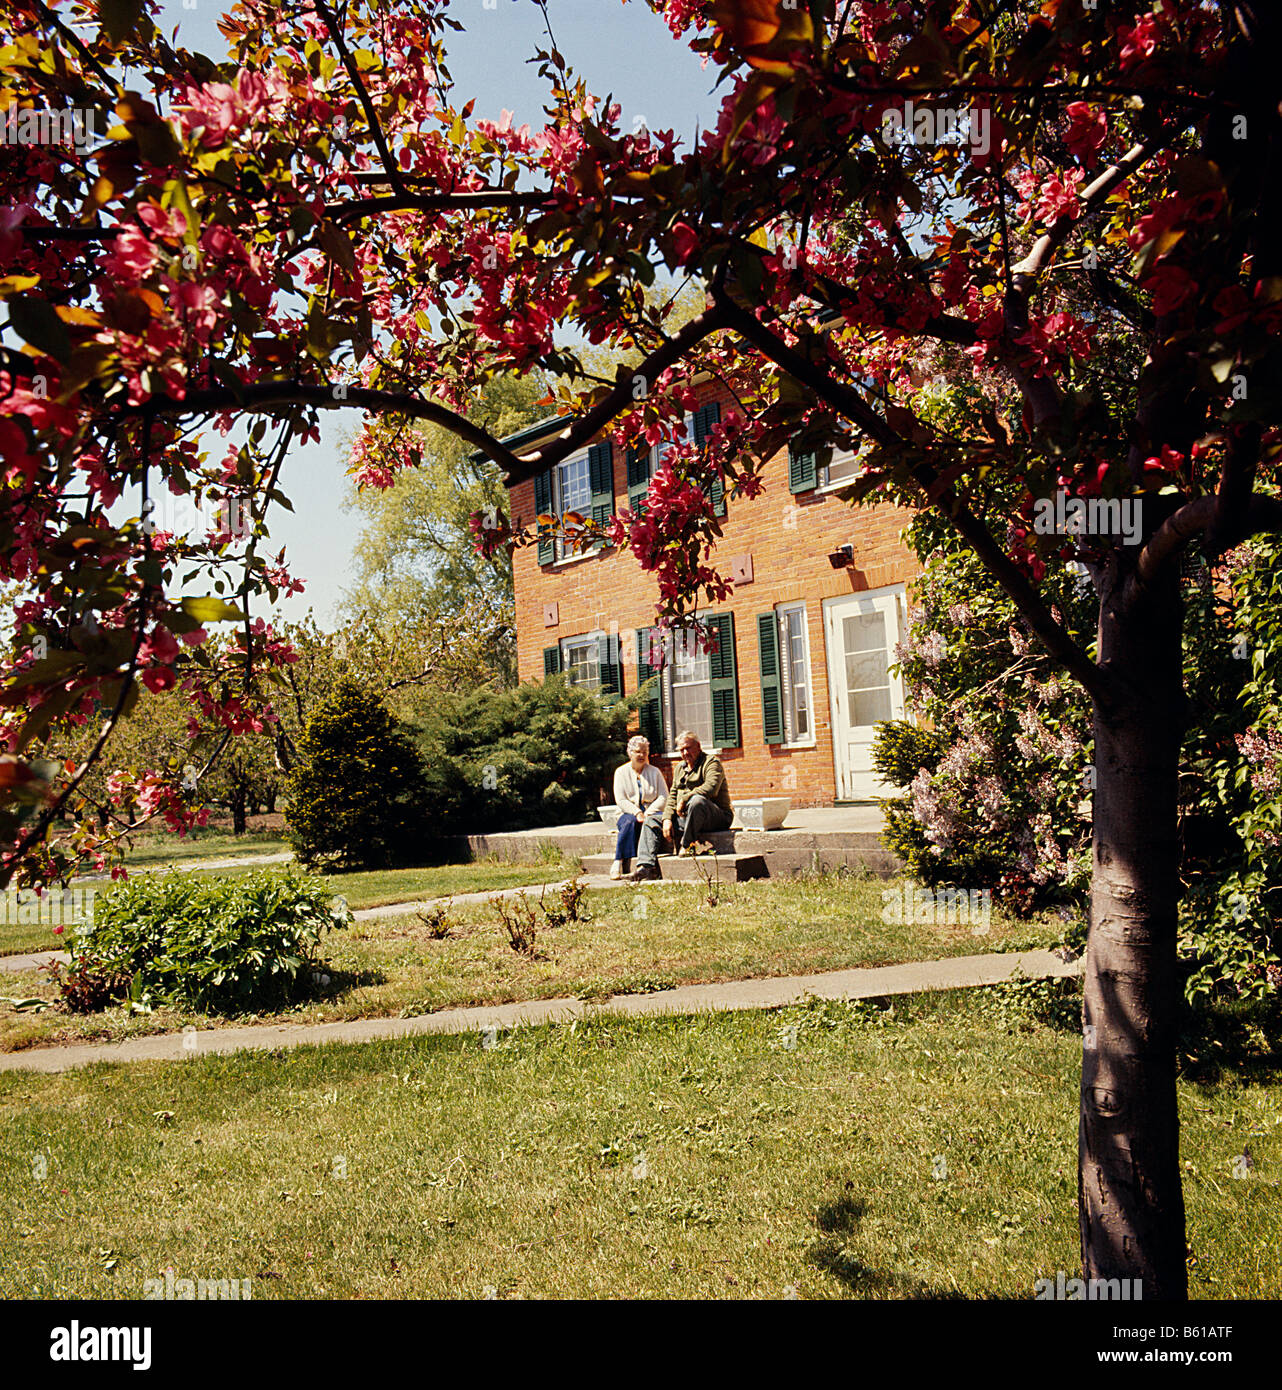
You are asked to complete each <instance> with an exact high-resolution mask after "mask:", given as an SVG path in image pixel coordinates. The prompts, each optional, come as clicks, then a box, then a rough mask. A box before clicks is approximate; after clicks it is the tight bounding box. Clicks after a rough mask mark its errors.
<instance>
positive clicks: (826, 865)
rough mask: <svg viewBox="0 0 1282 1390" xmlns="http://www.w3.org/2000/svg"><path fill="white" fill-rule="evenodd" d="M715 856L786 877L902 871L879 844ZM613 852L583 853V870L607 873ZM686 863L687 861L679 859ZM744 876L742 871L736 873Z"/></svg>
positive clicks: (882, 875)
mask: <svg viewBox="0 0 1282 1390" xmlns="http://www.w3.org/2000/svg"><path fill="white" fill-rule="evenodd" d="M717 857H718V859H719V860H720V861H721V862H722V863H723V864H725V863H728V862H729V861H731V860H738V859H746V860H752V861H754V862H756V861H758V860H759V861H760V862H761V863H762V864H764V866H765V873H764V875H761V874H755V873H754V874H752V875H749V877H754V878H759V877H763V876H764V877H766V878H789V877H791V876H792V875H793V874H799V873H805V872H807V871H811V870H818V869H828V870H832V869H842V868H845V869H855V870H857V869H866V870H867V871H868V872H869V873H871V874H875V875H876V876H877V877H878V878H893V877H894V876H895V875H896V874H898V873H901V872H902V871H903V865H902V864H901V863H900V862H899V860H898V859H897V858H896V857H895V856H894V855H893V854H891V853H890V851H889V850H886V849H882V848H880V847H877V848H872V847H869V848H867V849H850V848H842V849H832V848H827V847H824V848H818V849H814V848H804V847H801V846H782V847H780V848H778V849H768V850H760V851H757V852H745V853H738V852H735V853H731V854H720V853H718V856H717ZM613 858H614V855H613V853H608V854H590V855H584V857H583V859H582V861H581V862H582V864H583V867H584V872H585V873H593V874H608V873H609V871H610V864H611V862H612V861H613ZM671 858H673V856H671V855H668V856H665V857H664V859H663V860H661V861H660V862H666V861H667V859H671ZM683 862H686V863H688V862H689V861H688V860H686V861H683ZM739 877H741V878H742V877H744V875H742V874H741V875H739Z"/></svg>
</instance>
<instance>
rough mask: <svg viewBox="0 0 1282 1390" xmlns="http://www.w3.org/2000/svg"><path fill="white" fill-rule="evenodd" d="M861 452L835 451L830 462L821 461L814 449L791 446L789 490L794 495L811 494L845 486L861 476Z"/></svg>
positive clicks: (789, 452) (850, 450)
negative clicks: (817, 489)
mask: <svg viewBox="0 0 1282 1390" xmlns="http://www.w3.org/2000/svg"><path fill="white" fill-rule="evenodd" d="M862 453H863V449H862V447H861V448H859V449H836V448H834V449H833V451H832V456H831V457H830V458H829V460H828V462H827V463H820V462H819V454H818V451H817V450H815V449H807V450H801V449H797V448H795V447H794V446H792V445H789V447H788V488H789V491H791V492H793V493H798V492H810V491H812V490H813V489H815V488H827V487H846V486H849V485H850V484H851V483H853V482H854V481H855V479H856V478H857V477H858V476H859V474H860V471H861V470H860V457H861V455H862Z"/></svg>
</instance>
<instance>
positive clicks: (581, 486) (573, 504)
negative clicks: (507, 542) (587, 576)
mask: <svg viewBox="0 0 1282 1390" xmlns="http://www.w3.org/2000/svg"><path fill="white" fill-rule="evenodd" d="M553 506H554V509H555V511H556V515H557V516H562V517H563V516H564V515H565V514H566V513H567V512H577V513H578V514H579V515H580V516H583V517H586V516H588V515H590V513H591V509H592V481H591V476H590V473H589V469H588V456H587V454H586V453H584V454H579V455H578V456H577V457H575V458H572V459H567V460H566V461H565V462H564V463H561V464H558V465H557V467H556V473H555V476H554V479H553ZM580 553H581V549H580V547H579V546H577V545H576V544H575V543H574V542H573V541H572V540H569V539H567V538H566V537H565V536H564V535H559V536H557V538H556V558H557V559H558V560H564V559H565V557H566V556H567V555H578V554H580Z"/></svg>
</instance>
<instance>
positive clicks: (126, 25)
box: [98, 0, 143, 44]
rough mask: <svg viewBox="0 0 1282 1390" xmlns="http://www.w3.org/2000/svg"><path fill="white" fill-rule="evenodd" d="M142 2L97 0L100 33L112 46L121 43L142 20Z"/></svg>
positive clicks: (136, 0)
mask: <svg viewBox="0 0 1282 1390" xmlns="http://www.w3.org/2000/svg"><path fill="white" fill-rule="evenodd" d="M142 6H143V0H98V18H99V19H100V20H102V32H103V33H104V34H106V36H107V37H108V38H109V39H110V40H111V42H112V43H113V44H116V43H123V42H124V41H125V40H126V39H127V38H128V37H129V36H130V34H132V33H133V31H134V29H135V28H136V27H137V25H138V21H139V20H140V19H141V18H142Z"/></svg>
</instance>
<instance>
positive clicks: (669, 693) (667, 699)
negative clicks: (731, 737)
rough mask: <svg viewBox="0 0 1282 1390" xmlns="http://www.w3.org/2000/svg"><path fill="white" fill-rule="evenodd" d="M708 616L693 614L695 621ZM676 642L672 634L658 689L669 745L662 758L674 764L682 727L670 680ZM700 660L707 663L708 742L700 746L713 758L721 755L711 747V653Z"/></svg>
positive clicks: (673, 688) (718, 749) (678, 758)
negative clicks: (671, 648)
mask: <svg viewBox="0 0 1282 1390" xmlns="http://www.w3.org/2000/svg"><path fill="white" fill-rule="evenodd" d="M708 616H709V615H708V614H707V613H696V614H695V617H696V618H697V619H699V620H703V619H704V618H706V617H708ZM682 631H689V629H682ZM676 640H677V639H676V635H675V634H674V635H673V651H672V652H671V654H670V655H669V657H668V659H667V660H666V661H664V663H663V673H662V676H661V678H660V681H659V689H660V695H661V698H662V700H663V722H664V725H665V727H666V729H667V733H668V740H669V745H670V746H669V747H668V748H667V749H665V750H664V757H666V758H671V759H673V760H674V761H675V762H680V761H681V754H680V753H679V752H678V751H677V735H678V734H679V733H681V731H682V728H683V726H682V725H679V724H678V723H677V698H676V688H675V686H674V684H673V680H672V675H673V672H674V671H675V670H676V667H677V654H676ZM701 659H702V660H704V661H706V662H707V663H708V679H707V687H708V740H709V741H708V743H702V744H701V747H702V748H703V751H704V752H705V753H709V754H712V755H713V756H719V755H720V753H721V749H720V748H714V747H712V746H711V740H712V730H713V723H712V653H711V652H704V653H703V654H702V658H701ZM692 683H693V682H692ZM697 683H698V684H700V685H702V684H704V682H702V681H699V682H697ZM693 732H695V733H697V732H698V730H694V731H693Z"/></svg>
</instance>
